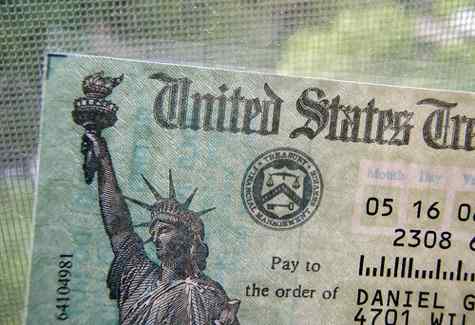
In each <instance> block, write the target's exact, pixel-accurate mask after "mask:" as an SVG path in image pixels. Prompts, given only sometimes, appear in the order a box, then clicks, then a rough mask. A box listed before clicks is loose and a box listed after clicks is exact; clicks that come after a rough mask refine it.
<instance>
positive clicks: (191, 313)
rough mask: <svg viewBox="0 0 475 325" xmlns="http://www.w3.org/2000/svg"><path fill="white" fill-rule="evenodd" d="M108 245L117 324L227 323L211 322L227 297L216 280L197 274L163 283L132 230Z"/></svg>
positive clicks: (208, 324)
mask: <svg viewBox="0 0 475 325" xmlns="http://www.w3.org/2000/svg"><path fill="white" fill-rule="evenodd" d="M112 247H113V251H114V260H113V262H112V264H111V268H110V271H109V275H108V279H107V283H108V287H109V288H110V290H111V292H110V298H111V299H117V300H118V306H119V318H120V324H121V325H165V324H167V325H210V324H213V325H214V324H228V322H225V323H220V322H216V323H215V321H217V320H219V319H220V316H221V314H222V313H223V310H225V309H227V306H226V304H227V302H228V301H229V298H228V297H227V295H226V292H225V291H224V289H223V288H222V287H221V285H220V284H219V283H217V282H216V281H213V280H211V279H210V278H208V277H206V276H205V275H200V276H199V277H195V278H191V277H190V278H187V279H184V280H176V281H172V282H168V283H163V282H162V281H160V275H161V269H160V266H158V265H157V264H155V263H154V262H152V261H151V260H150V259H149V258H148V257H147V255H146V254H145V250H144V245H143V241H142V239H141V238H140V237H139V236H138V235H137V234H136V233H134V232H126V233H124V234H123V235H122V236H120V237H119V238H115V240H114V241H113V243H112ZM232 318H234V317H232ZM229 324H232V325H238V324H239V322H238V320H237V319H235V320H234V321H233V322H232V323H229Z"/></svg>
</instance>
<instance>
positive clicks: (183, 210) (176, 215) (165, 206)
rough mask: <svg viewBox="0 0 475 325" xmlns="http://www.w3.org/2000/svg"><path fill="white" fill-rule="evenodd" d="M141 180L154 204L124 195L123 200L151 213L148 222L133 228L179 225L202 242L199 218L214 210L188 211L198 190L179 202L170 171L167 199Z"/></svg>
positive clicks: (201, 227) (201, 225) (201, 228)
mask: <svg viewBox="0 0 475 325" xmlns="http://www.w3.org/2000/svg"><path fill="white" fill-rule="evenodd" d="M142 178H143V180H144V182H145V185H147V187H148V189H149V190H150V191H151V192H152V194H153V196H154V198H155V202H154V203H153V204H147V203H145V202H142V201H139V200H136V199H133V198H130V197H128V196H125V195H124V198H125V199H127V200H129V201H130V202H132V203H135V204H137V205H139V206H140V207H142V208H145V209H146V210H148V211H150V212H151V216H150V217H151V221H150V222H144V223H141V224H138V225H135V226H136V227H151V226H152V227H153V225H154V224H155V222H156V221H160V222H164V223H169V224H175V225H176V224H181V225H184V226H186V227H188V229H189V230H190V231H191V233H192V235H193V236H194V238H195V240H197V241H202V240H203V239H204V226H203V222H202V220H201V216H203V215H205V214H207V213H208V212H210V211H213V210H214V209H215V208H214V207H213V208H208V209H205V210H202V211H192V210H190V209H189V206H190V205H191V202H192V200H193V197H194V196H195V194H196V191H197V190H198V189H196V188H195V189H194V190H193V192H192V193H191V194H190V195H189V196H188V198H187V199H186V200H185V201H184V202H179V201H178V200H177V199H176V192H175V185H174V184H173V178H172V173H171V170H169V171H168V182H169V185H168V186H169V195H168V197H163V196H161V195H160V194H159V192H158V190H157V189H156V188H155V187H154V186H153V185H152V184H151V183H150V182H149V181H148V180H147V179H146V178H145V176H143V175H142ZM149 241H150V240H147V241H146V242H149Z"/></svg>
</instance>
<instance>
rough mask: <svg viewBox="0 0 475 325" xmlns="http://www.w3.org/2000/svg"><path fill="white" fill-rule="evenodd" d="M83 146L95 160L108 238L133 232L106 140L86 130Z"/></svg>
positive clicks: (102, 212)
mask: <svg viewBox="0 0 475 325" xmlns="http://www.w3.org/2000/svg"><path fill="white" fill-rule="evenodd" d="M82 146H83V148H84V147H85V149H86V150H87V149H89V154H92V155H94V156H95V157H94V158H95V159H94V160H95V161H96V162H97V166H96V168H97V188H98V196H99V204H100V209H101V215H102V220H103V222H104V228H105V230H106V233H107V235H108V236H109V239H110V240H111V242H112V244H114V239H115V238H116V237H118V236H119V235H124V234H125V233H129V232H133V231H134V230H133V226H132V220H131V218H130V212H129V208H128V206H127V203H126V202H125V198H124V196H123V195H122V191H121V189H120V187H119V184H118V183H117V178H116V176H115V171H114V167H113V164H112V159H111V156H110V153H109V149H108V146H107V142H106V140H105V139H104V138H103V137H101V136H100V135H98V134H96V133H95V132H86V134H85V135H84V137H83V144H82Z"/></svg>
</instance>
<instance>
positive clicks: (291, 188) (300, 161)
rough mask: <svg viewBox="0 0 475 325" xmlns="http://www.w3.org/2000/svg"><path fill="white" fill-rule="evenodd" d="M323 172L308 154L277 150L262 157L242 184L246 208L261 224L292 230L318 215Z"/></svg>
mask: <svg viewBox="0 0 475 325" xmlns="http://www.w3.org/2000/svg"><path fill="white" fill-rule="evenodd" d="M322 190H323V184H322V176H321V174H320V170H319V169H318V167H317V165H316V164H315V162H314V161H313V160H312V158H310V157H309V156H308V155H306V154H305V153H303V152H301V151H299V150H296V149H292V148H277V149H272V150H269V151H266V152H264V153H262V154H261V155H259V156H258V157H257V158H256V159H255V160H254V161H253V162H252V164H251V165H250V166H249V167H248V168H247V170H246V173H245V175H244V179H243V181H242V186H241V196H242V201H243V204H244V207H245V208H246V210H247V211H248V212H249V214H250V215H251V217H252V218H253V219H254V220H255V221H257V222H258V223H260V224H262V225H264V226H267V227H270V228H273V229H289V228H293V227H296V226H298V225H301V224H302V223H304V222H306V221H307V220H308V219H310V217H311V216H312V215H313V214H314V213H315V211H316V209H317V208H318V205H319V203H320V198H321V196H322Z"/></svg>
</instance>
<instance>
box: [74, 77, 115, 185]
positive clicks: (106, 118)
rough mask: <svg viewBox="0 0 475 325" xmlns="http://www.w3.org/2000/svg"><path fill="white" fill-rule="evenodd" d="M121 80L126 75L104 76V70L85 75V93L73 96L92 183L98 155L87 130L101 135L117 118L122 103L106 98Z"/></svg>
mask: <svg viewBox="0 0 475 325" xmlns="http://www.w3.org/2000/svg"><path fill="white" fill-rule="evenodd" d="M122 80H124V75H120V76H119V77H117V78H111V77H105V76H104V71H100V72H97V73H94V74H92V75H89V76H86V77H85V78H84V80H83V82H82V90H83V93H84V96H83V97H79V98H76V99H75V100H74V110H73V111H72V117H73V120H74V122H75V123H76V124H78V125H81V126H82V127H83V128H84V130H85V132H84V135H83V136H82V146H81V152H82V154H83V155H84V163H83V166H82V168H83V171H84V179H85V181H86V183H87V184H91V183H92V181H93V180H94V174H95V173H96V171H97V168H98V166H99V162H98V157H96V156H95V155H94V151H93V150H92V144H91V142H90V141H89V139H88V137H87V134H88V133H94V134H96V135H97V136H100V135H101V131H102V130H103V129H106V128H108V127H111V126H113V125H114V124H115V122H116V121H117V115H116V113H117V111H118V110H119V107H118V106H117V105H116V104H114V103H113V102H111V101H109V100H107V99H105V98H106V97H107V96H109V95H110V94H112V90H113V89H114V88H115V87H116V86H118V85H119V84H120V83H121V82H122Z"/></svg>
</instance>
